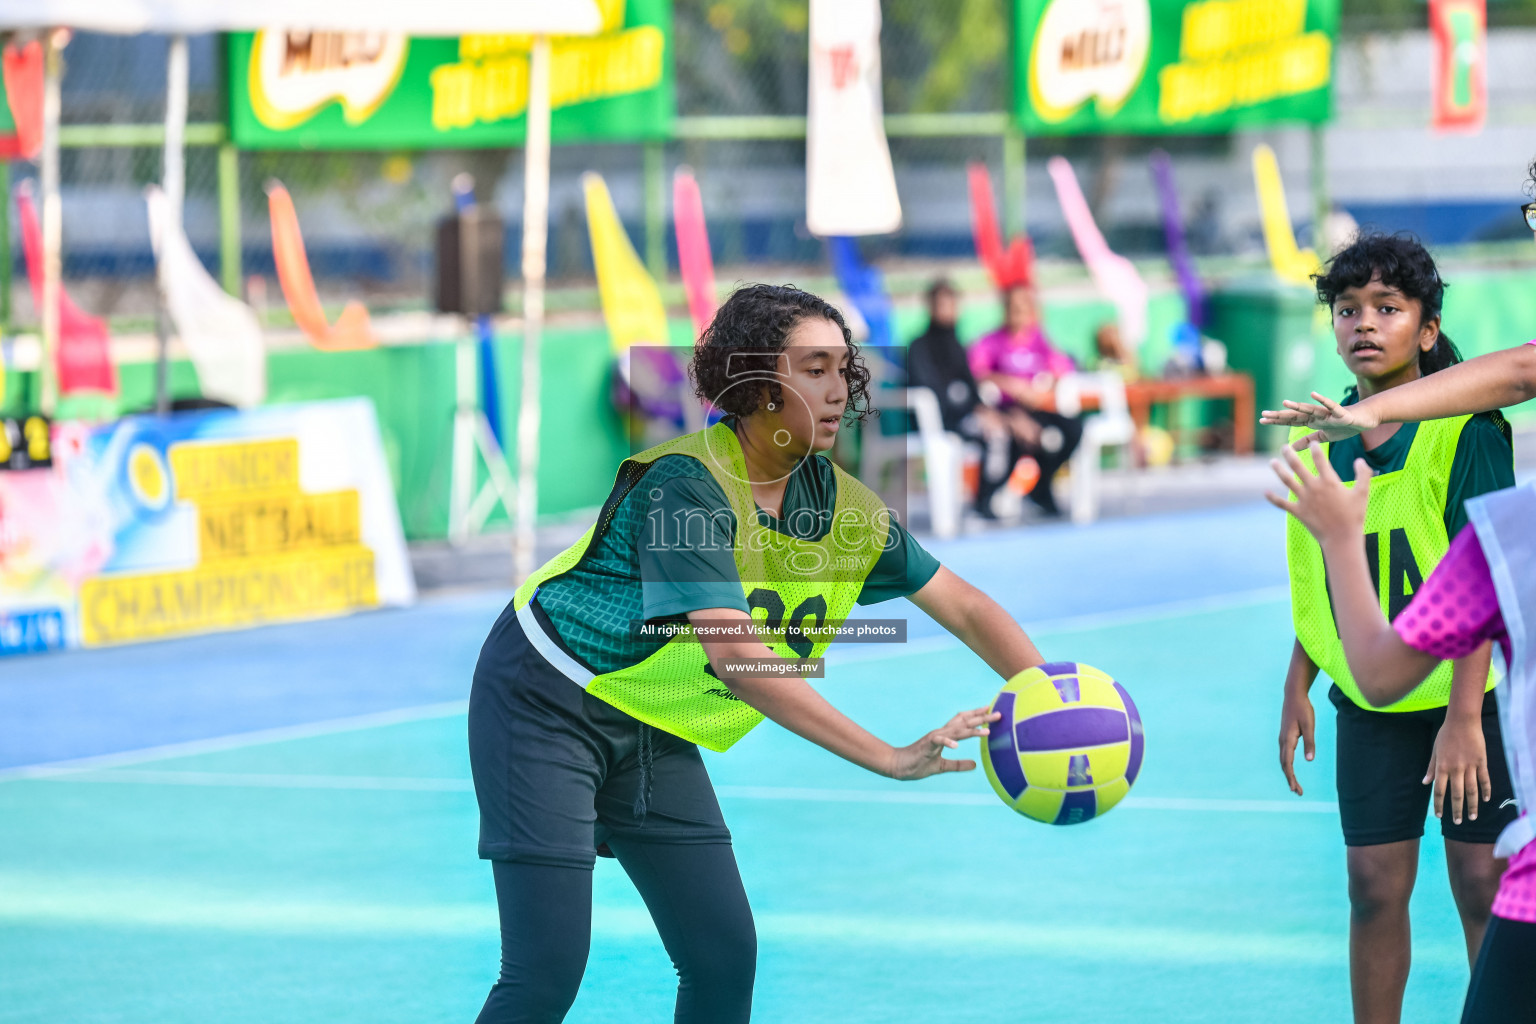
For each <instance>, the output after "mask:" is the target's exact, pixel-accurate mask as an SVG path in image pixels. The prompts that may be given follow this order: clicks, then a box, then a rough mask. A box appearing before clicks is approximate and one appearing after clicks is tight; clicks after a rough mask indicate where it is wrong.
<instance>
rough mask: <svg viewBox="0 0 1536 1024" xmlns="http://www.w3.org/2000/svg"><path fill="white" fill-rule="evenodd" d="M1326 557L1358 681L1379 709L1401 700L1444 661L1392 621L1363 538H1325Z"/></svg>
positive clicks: (1337, 613) (1336, 609)
mask: <svg viewBox="0 0 1536 1024" xmlns="http://www.w3.org/2000/svg"><path fill="white" fill-rule="evenodd" d="M1323 561H1324V563H1326V565H1327V569H1328V585H1329V593H1330V596H1331V598H1332V600H1333V614H1334V619H1335V621H1336V622H1337V623H1338V627H1339V639H1340V640H1342V641H1343V643H1344V656H1345V658H1346V659H1348V661H1349V673H1350V675H1352V676H1354V679H1355V684H1356V685H1357V686H1359V687H1360V692H1361V693H1362V694H1363V695H1364V696H1365V699H1366V700H1368V701H1370V702H1371V704H1372V705H1374V706H1376V707H1382V706H1385V705H1387V704H1391V703H1393V702H1394V701H1398V700H1401V699H1402V698H1403V697H1404V696H1406V695H1407V693H1408V691H1410V690H1412V689H1413V688H1414V687H1415V686H1417V685H1418V684H1419V683H1421V682H1423V681H1424V677H1425V676H1427V675H1429V673H1430V672H1432V671H1434V668H1435V666H1436V665H1437V664H1439V661H1438V660H1437V659H1435V658H1434V657H1432V656H1430V655H1428V654H1425V653H1423V652H1422V651H1417V650H1414V649H1413V648H1412V647H1409V646H1408V645H1407V644H1405V643H1403V641H1402V638H1401V637H1399V636H1398V635H1397V633H1396V631H1394V630H1393V629H1392V627H1391V625H1390V624H1388V622H1387V619H1386V616H1384V615H1383V614H1382V613H1381V604H1380V603H1379V599H1378V598H1377V596H1376V589H1375V588H1374V587H1373V586H1371V577H1370V570H1369V569H1368V568H1367V567H1366V564H1365V546H1364V545H1363V544H1362V543H1361V542H1360V538H1359V536H1353V537H1350V536H1340V537H1330V538H1328V539H1326V540H1325V541H1324V542H1323ZM1485 671H1486V670H1485Z"/></svg>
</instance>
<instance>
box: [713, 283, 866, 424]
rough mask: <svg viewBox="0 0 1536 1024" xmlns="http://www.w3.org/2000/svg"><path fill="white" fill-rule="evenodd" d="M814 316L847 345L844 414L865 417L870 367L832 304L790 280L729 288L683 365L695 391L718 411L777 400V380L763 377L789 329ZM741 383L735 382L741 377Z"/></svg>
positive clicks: (744, 411) (736, 411) (738, 412)
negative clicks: (828, 323) (835, 329)
mask: <svg viewBox="0 0 1536 1024" xmlns="http://www.w3.org/2000/svg"><path fill="white" fill-rule="evenodd" d="M813 317H820V318H821V319H823V320H830V321H831V322H832V323H834V324H836V325H837V327H838V330H840V331H842V332H843V343H844V344H845V345H847V346H848V369H847V374H846V379H847V381H848V405H847V416H848V417H849V418H851V419H854V420H863V419H866V418H867V417H868V416H869V415H870V414H871V410H870V406H869V380H870V374H869V367H867V366H866V365H864V360H863V359H862V358H861V357H860V355H859V346H858V345H856V344H854V342H853V334H852V332H850V331H849V330H848V324H847V323H846V322H845V321H844V320H843V314H842V313H840V312H838V310H837V307H836V306H834V305H832V304H831V303H830V302H828V301H827V300H826V299H823V298H821V297H820V296H819V295H812V294H811V293H810V292H808V291H804V290H802V289H800V288H796V287H795V286H794V285H789V284H786V285H777V284H749V285H745V286H743V287H741V288H738V289H736V291H734V292H732V293H731V297H730V298H728V299H726V300H725V302H724V303H723V304H722V305H721V306H720V308H719V309H718V310H716V311H715V316H714V319H713V320H711V321H710V322H709V326H708V327H706V328H704V333H703V334H701V335H700V336H699V342H698V344H697V345H696V346H695V347H694V350H693V359H692V361H690V362H689V364H688V378H689V380H691V381H692V382H693V390H694V393H695V394H697V395H698V396H699V398H700V399H702V400H703V401H705V402H709V403H711V404H712V405H714V406H715V407H716V408H717V409H720V410H721V411H722V412H726V413H729V414H731V415H733V416H750V415H752V413H754V412H756V411H757V410H758V409H759V408H761V406H762V404H763V400H764V397H765V395H766V397H767V399H768V400H769V401H772V402H782V401H783V400H784V393H783V390H782V388H781V387H780V385H778V384H777V383H774V382H773V381H771V380H767V379H765V378H768V377H770V376H772V375H777V374H778V373H779V369H778V365H779V354H780V353H781V352H783V351H784V349H785V348H786V347H787V346H788V345H789V335H790V332H791V331H793V330H794V329H795V327H797V326H798V325H799V324H800V323H801V322H803V321H805V320H809V319H811V318H813ZM743 381H745V382H748V383H747V385H746V386H744V387H734V386H733V385H736V384H738V383H740V382H743Z"/></svg>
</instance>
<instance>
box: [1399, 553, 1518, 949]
mask: <svg viewBox="0 0 1536 1024" xmlns="http://www.w3.org/2000/svg"><path fill="white" fill-rule="evenodd" d="M1392 628H1393V629H1395V630H1397V635H1398V636H1399V637H1401V638H1402V641H1403V643H1405V644H1407V645H1408V646H1409V647H1412V648H1414V649H1415V650H1419V651H1423V652H1424V653H1425V654H1432V655H1434V656H1435V657H1437V658H1441V659H1445V660H1451V659H1455V658H1460V657H1462V656H1463V655H1466V654H1468V653H1470V652H1471V651H1473V650H1474V649H1476V648H1477V647H1478V646H1479V645H1480V644H1481V643H1482V642H1483V641H1484V640H1497V641H1498V642H1499V645H1500V646H1501V647H1503V649H1504V657H1505V660H1506V661H1507V660H1508V659H1509V657H1510V643H1509V633H1508V631H1507V630H1506V628H1505V625H1504V616H1503V614H1502V613H1501V612H1500V610H1499V600H1498V595H1497V593H1496V592H1495V590H1494V584H1493V575H1492V574H1491V573H1490V571H1489V569H1488V559H1487V557H1486V556H1485V555H1484V554H1483V546H1482V543H1481V542H1480V541H1479V540H1478V537H1477V531H1476V530H1475V529H1474V528H1473V527H1471V526H1468V527H1466V528H1465V529H1463V530H1462V531H1461V532H1460V533H1458V534H1457V535H1456V539H1455V540H1453V541H1451V548H1450V550H1449V551H1447V552H1446V553H1445V557H1444V558H1443V559H1441V561H1440V564H1439V565H1437V566H1436V567H1435V571H1434V572H1432V573H1430V576H1429V579H1427V580H1425V581H1424V586H1423V587H1421V588H1420V589H1419V592H1418V593H1417V594H1415V595H1414V596H1413V602H1412V603H1411V604H1409V605H1408V607H1407V608H1405V609H1404V610H1403V613H1402V614H1401V615H1399V616H1398V617H1397V621H1395V622H1394V623H1393V624H1392ZM1514 739H1515V738H1514V737H1510V736H1506V737H1505V742H1511V741H1513V740H1514ZM1526 810H1527V811H1528V810H1529V809H1528V808H1527V809H1526ZM1493 912H1494V913H1495V914H1497V915H1498V916H1499V917H1502V918H1506V919H1507V920H1511V921H1526V922H1530V923H1533V924H1536V842H1533V843H1527V844H1525V846H1524V847H1522V848H1521V849H1520V850H1519V851H1518V852H1517V853H1516V854H1515V855H1514V856H1513V857H1511V858H1510V861H1509V868H1508V870H1506V871H1505V872H1504V877H1503V879H1502V880H1501V881H1500V882H1499V894H1498V896H1497V897H1495V899H1494V901H1493Z"/></svg>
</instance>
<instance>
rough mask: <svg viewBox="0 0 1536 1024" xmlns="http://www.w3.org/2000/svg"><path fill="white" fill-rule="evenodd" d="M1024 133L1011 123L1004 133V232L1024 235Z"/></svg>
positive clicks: (1010, 234)
mask: <svg viewBox="0 0 1536 1024" xmlns="http://www.w3.org/2000/svg"><path fill="white" fill-rule="evenodd" d="M1024 166H1025V164H1024V131H1023V129H1021V128H1020V127H1019V126H1018V125H1017V124H1014V123H1013V122H1011V121H1010V122H1009V124H1008V127H1007V128H1006V129H1005V130H1004V131H1003V232H1004V234H1006V235H1008V236H1010V237H1012V236H1014V235H1022V234H1023V233H1024V230H1025V225H1024Z"/></svg>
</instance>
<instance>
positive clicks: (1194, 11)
mask: <svg viewBox="0 0 1536 1024" xmlns="http://www.w3.org/2000/svg"><path fill="white" fill-rule="evenodd" d="M1306 27H1307V0H1205V2H1204V3H1197V4H1190V5H1189V6H1188V7H1186V8H1184V25H1183V29H1182V32H1181V33H1180V36H1179V58H1180V59H1181V60H1211V59H1213V58H1216V57H1220V56H1222V55H1224V54H1228V53H1236V52H1237V51H1238V50H1248V49H1252V48H1253V47H1256V46H1263V45H1265V44H1266V43H1273V42H1278V41H1279V40H1281V39H1288V38H1291V37H1293V36H1297V35H1300V34H1301V33H1302V31H1303V30H1304V29H1305V28H1306Z"/></svg>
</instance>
